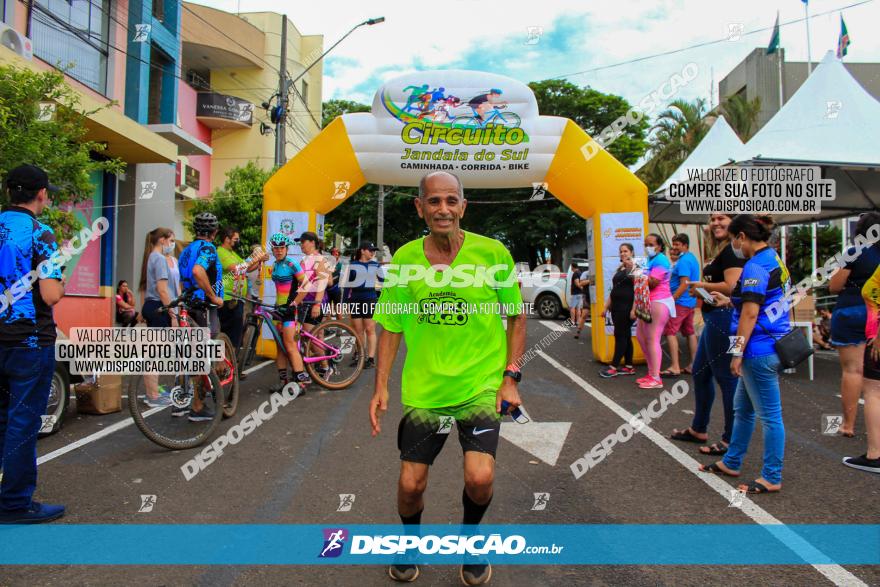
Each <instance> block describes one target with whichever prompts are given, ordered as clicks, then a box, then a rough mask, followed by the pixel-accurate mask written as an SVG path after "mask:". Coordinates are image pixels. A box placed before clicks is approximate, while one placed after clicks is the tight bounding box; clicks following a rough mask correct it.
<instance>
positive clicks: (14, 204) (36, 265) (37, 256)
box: [0, 165, 64, 546]
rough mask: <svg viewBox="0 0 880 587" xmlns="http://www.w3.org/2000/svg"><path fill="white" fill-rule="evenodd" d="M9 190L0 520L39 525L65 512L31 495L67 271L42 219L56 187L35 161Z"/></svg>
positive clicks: (0, 301) (1, 217)
mask: <svg viewBox="0 0 880 587" xmlns="http://www.w3.org/2000/svg"><path fill="white" fill-rule="evenodd" d="M6 187H7V190H8V192H7V195H8V198H9V200H8V201H9V204H10V205H9V206H7V207H4V208H3V212H2V213H0V469H2V470H3V482H2V483H0V524H36V523H40V522H49V521H51V520H55V519H57V518H60V517H61V516H63V515H64V506H63V505H49V504H45V503H39V502H37V501H34V500H33V494H34V491H35V490H36V488H37V434H38V433H39V432H40V426H41V424H42V421H41V418H40V415H41V414H43V413H44V412H45V411H46V403H47V402H48V401H49V391H50V388H51V384H52V374H53V372H54V371H55V321H54V320H53V317H52V306H54V305H55V304H57V303H58V302H59V301H60V300H61V298H62V297H64V282H63V281H62V278H61V269H60V268H59V267H58V264H56V263H55V262H53V261H54V260H55V259H57V251H58V245H57V244H56V242H55V233H53V232H52V229H51V228H49V227H48V226H46V225H45V224H43V223H42V222H40V221H39V220H38V219H37V218H38V216H40V214H42V213H43V211H44V210H45V209H46V208H47V207H48V206H49V205H50V200H49V194H48V192H50V191H55V190H56V189H57V188H55V187H54V186H53V185H51V184H50V183H49V176H48V175H46V172H45V171H43V170H42V169H40V168H39V167H36V166H34V165H20V166H18V167H16V168H15V169H12V170H11V171H9V173H8V174H7V176H6ZM58 263H60V261H59V262H58ZM8 540H9V541H8V542H7V544H10V546H11V544H12V539H11V538H10V539H8Z"/></svg>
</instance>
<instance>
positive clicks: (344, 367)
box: [302, 320, 364, 389]
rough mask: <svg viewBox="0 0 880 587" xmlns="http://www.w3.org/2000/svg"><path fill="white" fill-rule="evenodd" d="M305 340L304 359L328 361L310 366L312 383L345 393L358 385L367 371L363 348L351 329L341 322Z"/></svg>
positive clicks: (324, 324) (327, 325) (324, 325)
mask: <svg viewBox="0 0 880 587" xmlns="http://www.w3.org/2000/svg"><path fill="white" fill-rule="evenodd" d="M309 334H311V335H312V336H313V337H314V338H315V339H318V340H314V339H312V338H303V344H302V346H303V347H305V350H304V352H303V359H310V358H311V359H316V358H318V357H327V358H326V360H324V361H313V362H311V363H310V362H306V364H305V365H306V370H307V371H308V372H309V375H310V376H311V378H312V380H313V381H314V382H315V383H317V384H318V385H320V386H321V387H325V388H327V389H345V388H346V387H348V386H349V385H351V384H352V383H354V382H355V381H356V380H357V378H358V377H359V376H360V374H361V371H363V368H364V349H363V344H362V343H361V341H360V339H359V338H358V337H357V335H356V334H355V332H354V329H352V327H351V326H349V325H348V324H346V323H344V322H340V321H338V320H331V321H329V322H322V323H321V324H320V325H319V326H318V327H317V328H315V329H314V330H312V331H311V332H310V333H309Z"/></svg>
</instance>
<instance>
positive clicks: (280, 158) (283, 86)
mask: <svg viewBox="0 0 880 587" xmlns="http://www.w3.org/2000/svg"><path fill="white" fill-rule="evenodd" d="M282 18H283V19H284V24H283V26H282V30H281V32H282V38H281V45H282V47H281V54H282V61H281V71H279V72H278V76H279V90H280V92H279V94H280V96H282V97H283V98H279V103H280V104H281V105H282V106H283V107H284V114H283V116H281V118H280V120H279V121H278V124H277V126H276V133H277V132H278V129H280V130H281V133H282V136H283V132H284V125H285V123H286V118H287V92H288V90H289V89H290V88H291V87H293V85H294V84H295V83H296V82H298V81H299V80H300V79H302V77H303V76H304V75H305V74H307V73H308V72H309V70H310V69H311V68H312V67H314V66H315V65H316V64H317V63H319V62H320V61H321V60H322V59H324V57H325V56H326V55H327V54H328V53H329V52H330V51H332V50H333V49H334V48H335V47H336V45H338V44H339V43H341V42H342V41H344V40H345V39H346V37H348V36H349V35H350V34H351V33H353V32H354V31H356V30H357V29H359V28H360V27H362V26H365V25H366V26H373V25H374V24H380V23H383V22H385V17H384V16H380V17H378V18H370V19H367V20H365V21H364V22H362V23H360V24H357V25H355V26H353V27H351V30H350V31H348V32H347V33H345V34H344V35H343V36H342V38H341V39H339V40H338V41H336V42H335V43H333V45H331V46H330V48H329V49H327V50H326V51H324V52H323V53H321V55H320V56H319V57H318V58H317V59H315V60H314V61H312V62H311V63H310V64H309V65H308V67H306V68H305V69H304V70H303V71H302V73H301V74H299V75H298V76H296V77H295V78H293V79H292V80H290V81H288V80H287V59H286V56H287V16H282ZM284 150H285V145H284V143H283V142H282V140H279V139H278V134H276V141H275V165H277V166H279V167H280V166H281V165H284V164H285V163H286V162H287V157H286V156H285V153H284Z"/></svg>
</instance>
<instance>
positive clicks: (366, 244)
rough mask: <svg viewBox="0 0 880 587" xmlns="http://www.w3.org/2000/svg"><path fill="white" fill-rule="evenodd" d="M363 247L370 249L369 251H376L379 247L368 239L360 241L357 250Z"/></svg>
mask: <svg viewBox="0 0 880 587" xmlns="http://www.w3.org/2000/svg"><path fill="white" fill-rule="evenodd" d="M364 249H370V250H371V251H378V250H379V247H377V246H376V245H375V244H373V243H372V242H370V241H364V242H362V243H361V246H359V247H358V250H359V251H362V250H364Z"/></svg>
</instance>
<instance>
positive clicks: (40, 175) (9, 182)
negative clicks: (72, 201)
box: [6, 165, 58, 192]
mask: <svg viewBox="0 0 880 587" xmlns="http://www.w3.org/2000/svg"><path fill="white" fill-rule="evenodd" d="M6 187H7V188H9V190H10V191H15V190H28V191H37V190H41V189H43V188H45V189H47V190H49V191H50V192H57V191H58V188H57V187H56V186H54V185H52V184H51V183H49V176H48V175H47V174H46V172H45V171H43V170H42V169H40V168H39V167H37V166H36V165H19V166H18V167H16V168H15V169H13V170H12V171H10V172H9V175H7V176H6Z"/></svg>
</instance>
